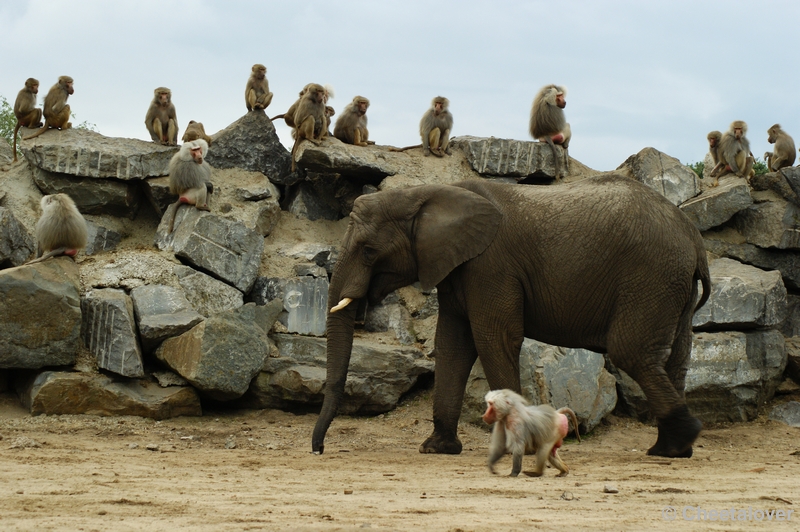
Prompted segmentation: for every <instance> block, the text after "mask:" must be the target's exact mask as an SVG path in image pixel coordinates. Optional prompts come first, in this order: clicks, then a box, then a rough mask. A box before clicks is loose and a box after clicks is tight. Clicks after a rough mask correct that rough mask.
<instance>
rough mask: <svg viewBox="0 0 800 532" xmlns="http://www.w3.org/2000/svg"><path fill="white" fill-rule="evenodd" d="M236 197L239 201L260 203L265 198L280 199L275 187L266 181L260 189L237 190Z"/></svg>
mask: <svg viewBox="0 0 800 532" xmlns="http://www.w3.org/2000/svg"><path fill="white" fill-rule="evenodd" d="M236 196H237V197H238V198H239V199H240V200H241V201H261V200H265V199H267V198H272V197H280V194H279V193H278V190H277V189H276V188H275V185H273V184H272V183H270V182H269V181H267V182H266V183H265V184H264V186H262V187H249V188H244V187H242V188H237V189H236Z"/></svg>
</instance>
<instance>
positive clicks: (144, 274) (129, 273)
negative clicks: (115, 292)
mask: <svg viewBox="0 0 800 532" xmlns="http://www.w3.org/2000/svg"><path fill="white" fill-rule="evenodd" d="M176 262H177V261H176V260H175V259H172V260H169V258H167V257H165V256H163V255H162V254H160V253H158V252H157V251H155V250H153V251H150V250H149V249H141V248H135V249H120V250H117V251H115V252H114V261H113V262H107V263H105V264H104V265H103V267H102V268H93V269H89V270H88V271H87V269H84V270H83V271H81V276H82V279H83V285H84V286H85V287H87V288H89V287H92V288H124V289H125V290H132V289H134V288H136V287H137V286H143V285H146V284H165V285H169V286H177V282H176V279H175V274H174V273H172V268H173V267H174V266H175V264H176Z"/></svg>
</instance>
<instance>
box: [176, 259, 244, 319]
mask: <svg viewBox="0 0 800 532" xmlns="http://www.w3.org/2000/svg"><path fill="white" fill-rule="evenodd" d="M173 271H174V272H175V275H176V276H177V277H178V282H179V283H180V285H181V288H183V292H184V294H185V295H186V299H187V300H188V301H189V303H191V305H192V307H193V308H194V309H195V310H196V311H197V312H199V313H200V314H202V315H203V316H205V317H206V318H208V317H209V316H213V315H214V314H217V313H219V312H224V311H226V310H233V309H237V308H239V307H241V306H242V305H243V304H244V296H243V294H242V292H241V291H240V290H238V289H236V288H234V287H233V286H231V285H229V284H227V283H223V282H222V281H218V280H216V279H214V278H213V277H211V276H210V275H206V274H204V273H203V272H198V271H197V270H195V269H193V268H190V267H189V266H175V267H174V268H173Z"/></svg>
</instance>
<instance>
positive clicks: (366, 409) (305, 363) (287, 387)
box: [241, 334, 433, 414]
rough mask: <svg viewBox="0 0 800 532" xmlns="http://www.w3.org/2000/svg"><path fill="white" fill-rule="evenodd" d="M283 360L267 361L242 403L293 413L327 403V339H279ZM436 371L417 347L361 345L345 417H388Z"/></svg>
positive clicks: (349, 382) (352, 361) (354, 359)
mask: <svg viewBox="0 0 800 532" xmlns="http://www.w3.org/2000/svg"><path fill="white" fill-rule="evenodd" d="M273 338H274V340H275V343H276V344H277V346H278V350H279V352H280V356H279V357H271V358H269V359H267V360H266V363H265V364H264V367H263V370H262V371H261V373H259V374H258V377H257V378H256V379H255V380H254V381H253V383H252V385H251V386H250V390H249V391H248V392H247V394H246V395H245V396H244V397H243V398H242V401H241V404H242V405H244V406H248V407H251V408H290V407H292V406H297V405H300V404H322V399H323V392H324V388H325V379H326V370H325V367H326V352H325V340H323V339H320V338H309V337H307V336H294V335H289V334H276V335H274V336H273ZM432 372H433V360H431V359H429V358H428V357H426V356H425V355H423V354H422V352H421V351H419V350H418V349H415V348H412V347H395V346H387V345H382V344H378V343H375V342H370V341H367V342H365V341H360V340H355V341H354V342H353V353H352V355H351V357H350V366H349V371H348V374H347V382H346V384H345V392H344V393H345V397H344V399H343V400H342V404H341V406H340V407H339V413H341V414H352V413H355V412H359V413H373V414H374V413H382V412H387V411H389V410H391V409H393V408H394V407H395V406H397V402H398V401H399V400H400V397H401V396H402V395H403V394H404V393H405V392H407V391H408V390H410V389H411V387H412V386H413V385H414V384H415V383H416V382H417V379H419V377H420V376H422V375H427V374H430V373H432Z"/></svg>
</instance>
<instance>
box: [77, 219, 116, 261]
mask: <svg viewBox="0 0 800 532" xmlns="http://www.w3.org/2000/svg"><path fill="white" fill-rule="evenodd" d="M86 227H87V228H88V229H89V238H88V242H87V244H86V249H84V250H83V251H84V253H86V254H87V255H94V254H96V253H100V252H103V251H109V250H112V249H114V248H116V247H117V245H119V243H120V242H121V241H122V235H120V234H119V233H118V232H116V231H113V230H111V229H108V228H106V227H103V226H100V225H97V224H96V223H94V222H92V221H90V220H86Z"/></svg>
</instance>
